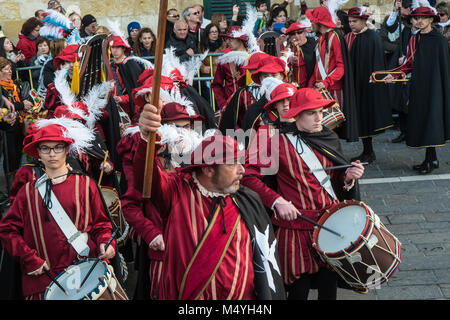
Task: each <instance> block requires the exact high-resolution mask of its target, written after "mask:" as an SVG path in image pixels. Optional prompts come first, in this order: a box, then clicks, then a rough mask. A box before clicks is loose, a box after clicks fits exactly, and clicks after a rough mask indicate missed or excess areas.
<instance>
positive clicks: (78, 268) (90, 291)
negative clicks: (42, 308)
mask: <svg viewBox="0 0 450 320" xmlns="http://www.w3.org/2000/svg"><path fill="white" fill-rule="evenodd" d="M96 260H97V259H87V260H82V261H79V262H78V263H76V264H73V265H71V266H69V267H68V268H67V269H66V270H65V271H63V272H61V273H60V274H59V275H58V276H57V277H56V281H58V282H59V284H61V286H62V287H63V288H65V289H66V291H67V292H68V293H69V295H68V296H66V295H65V293H64V292H63V291H62V290H61V289H60V288H59V287H58V286H57V285H56V284H55V283H53V282H52V283H51V284H50V286H49V287H48V288H47V290H46V291H45V300H82V299H86V296H87V297H88V298H89V299H92V298H95V297H94V295H95V296H96V297H98V296H100V295H101V294H102V293H103V291H104V288H106V287H107V283H106V281H107V280H106V279H109V276H108V268H107V264H106V263H105V262H104V261H100V262H98V263H97V265H96V266H95V268H94V270H92V272H91V274H90V275H89V277H88V278H87V280H86V282H85V283H84V284H83V286H82V287H81V288H80V289H81V290H80V292H77V291H78V290H77V289H78V287H79V286H80V284H81V281H83V279H84V277H85V276H86V274H87V273H88V271H89V269H90V268H91V267H92V265H93V264H94V263H95V261H96Z"/></svg>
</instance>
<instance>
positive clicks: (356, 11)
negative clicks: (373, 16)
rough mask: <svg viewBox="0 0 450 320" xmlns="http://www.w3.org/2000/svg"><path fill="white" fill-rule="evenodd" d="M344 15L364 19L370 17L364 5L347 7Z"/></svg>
mask: <svg viewBox="0 0 450 320" xmlns="http://www.w3.org/2000/svg"><path fill="white" fill-rule="evenodd" d="M346 16H347V17H352V18H359V19H366V20H367V19H369V18H370V15H369V12H368V11H367V7H365V6H361V7H356V8H351V9H349V10H348V13H347V14H346Z"/></svg>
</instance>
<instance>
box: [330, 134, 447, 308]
mask: <svg viewBox="0 0 450 320" xmlns="http://www.w3.org/2000/svg"><path fill="white" fill-rule="evenodd" d="M397 135H398V131H396V130H388V131H386V132H385V133H384V134H382V135H379V136H377V137H375V138H374V140H373V142H374V150H375V153H376V156H377V160H376V161H375V162H373V163H372V164H371V165H369V166H367V167H366V172H365V175H364V177H363V179H362V180H361V183H360V186H361V199H362V201H364V202H365V203H366V204H368V205H369V206H370V207H371V208H372V209H373V211H374V212H375V213H376V214H377V215H378V216H379V217H380V218H381V221H382V222H383V224H384V225H385V226H386V228H387V229H388V230H389V231H390V232H392V233H393V234H394V235H395V236H396V237H397V238H398V239H399V240H400V242H401V243H402V248H403V256H402V262H401V263H400V266H399V268H398V270H397V271H396V273H395V274H394V275H393V277H392V278H391V279H390V280H389V282H388V283H387V284H383V285H382V286H381V288H380V289H378V290H372V291H370V292H369V293H368V294H366V295H361V294H357V293H353V292H350V291H348V290H340V291H339V294H338V299H356V300H360V299H377V300H410V299H420V300H422V299H450V165H449V162H450V145H448V144H447V145H446V146H445V147H442V148H437V155H438V159H439V161H440V167H439V169H436V170H434V171H433V172H432V173H431V174H430V175H425V176H422V175H420V174H418V173H416V172H414V171H413V170H412V169H411V167H412V165H414V164H418V163H421V162H422V161H423V159H424V157H425V151H424V150H423V149H418V150H416V149H410V148H407V147H406V146H405V144H404V143H400V144H394V143H391V142H390V140H391V139H392V138H395V137H396V136H397ZM343 149H344V153H345V154H346V155H348V156H350V157H353V156H356V155H358V154H360V153H361V152H362V143H360V142H356V143H343ZM399 177H400V178H399Z"/></svg>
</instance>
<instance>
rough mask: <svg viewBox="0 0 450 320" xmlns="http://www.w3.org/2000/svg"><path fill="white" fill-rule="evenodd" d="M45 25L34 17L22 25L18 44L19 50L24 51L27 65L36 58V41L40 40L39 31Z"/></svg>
mask: <svg viewBox="0 0 450 320" xmlns="http://www.w3.org/2000/svg"><path fill="white" fill-rule="evenodd" d="M42 26H43V23H42V21H41V20H39V19H38V18H35V17H32V18H30V19H28V20H27V21H25V23H24V24H23V25H22V30H21V31H20V34H19V42H18V43H17V50H20V51H22V53H23V55H24V56H25V60H26V62H27V63H29V62H30V60H31V58H33V57H35V56H36V52H37V50H36V43H35V40H36V39H37V38H39V31H40V29H41V27H42Z"/></svg>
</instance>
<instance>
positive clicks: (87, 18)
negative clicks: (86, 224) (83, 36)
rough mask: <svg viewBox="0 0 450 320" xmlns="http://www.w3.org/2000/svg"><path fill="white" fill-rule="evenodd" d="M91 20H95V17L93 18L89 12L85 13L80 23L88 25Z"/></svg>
mask: <svg viewBox="0 0 450 320" xmlns="http://www.w3.org/2000/svg"><path fill="white" fill-rule="evenodd" d="M93 22H97V19H95V17H94V16H93V15H91V14H87V15H85V16H84V17H83V19H81V24H82V25H83V26H84V27H87V26H88V25H90V24H91V23H93Z"/></svg>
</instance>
